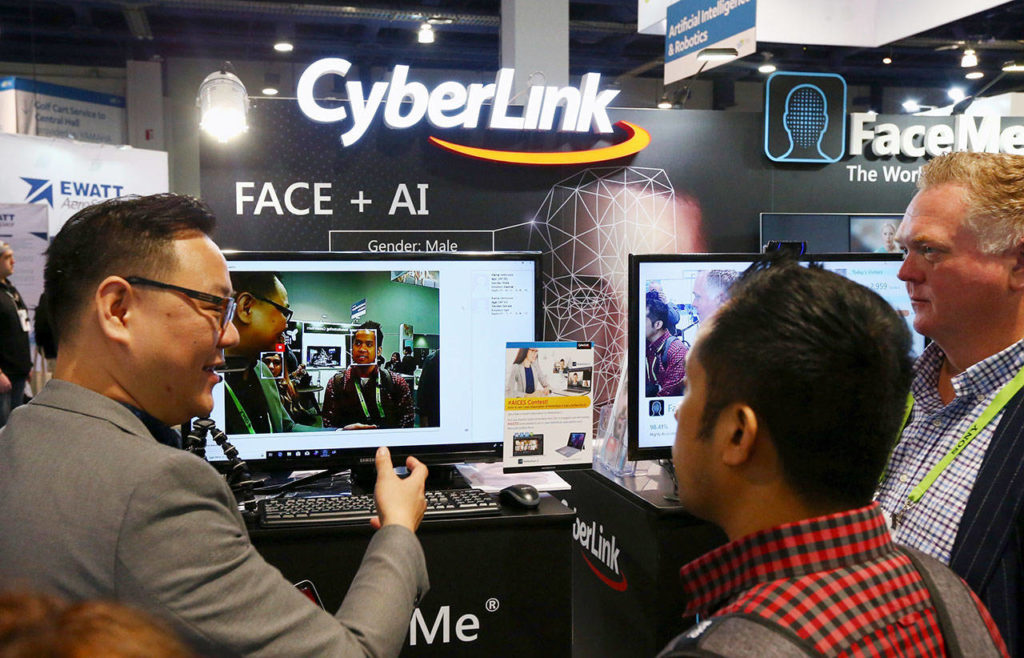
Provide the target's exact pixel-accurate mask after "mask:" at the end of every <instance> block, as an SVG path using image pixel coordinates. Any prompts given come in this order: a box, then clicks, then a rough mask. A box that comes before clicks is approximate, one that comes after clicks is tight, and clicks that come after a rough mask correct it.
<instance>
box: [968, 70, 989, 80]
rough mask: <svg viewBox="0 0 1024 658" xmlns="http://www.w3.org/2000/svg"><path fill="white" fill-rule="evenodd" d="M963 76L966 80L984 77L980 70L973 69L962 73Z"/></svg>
mask: <svg viewBox="0 0 1024 658" xmlns="http://www.w3.org/2000/svg"><path fill="white" fill-rule="evenodd" d="M964 77H965V78H967V79H968V80H980V79H982V78H984V77H985V74H984V73H982V72H981V71H978V70H974V71H968V72H967V73H966V74H965V75H964Z"/></svg>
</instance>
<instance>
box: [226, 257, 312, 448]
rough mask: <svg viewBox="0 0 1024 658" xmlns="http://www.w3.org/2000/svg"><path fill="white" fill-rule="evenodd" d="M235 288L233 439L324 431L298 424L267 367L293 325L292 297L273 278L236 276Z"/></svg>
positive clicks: (229, 381)
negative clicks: (269, 355) (265, 357)
mask: <svg viewBox="0 0 1024 658" xmlns="http://www.w3.org/2000/svg"><path fill="white" fill-rule="evenodd" d="M231 285H232V286H233V287H234V289H235V301H236V303H237V310H236V312H235V319H234V325H235V328H236V329H237V330H238V344H237V345H235V346H233V347H229V348H227V350H226V352H227V355H228V357H229V358H230V359H232V360H234V359H237V360H238V361H239V364H238V365H237V367H231V368H229V370H228V372H226V373H225V375H224V385H225V388H226V389H227V391H226V395H225V400H224V425H225V429H226V431H227V433H228V434H261V433H266V432H307V431H316V430H320V429H321V428H320V427H317V426H314V425H303V424H301V423H296V422H295V421H294V419H293V418H292V417H291V415H290V414H289V413H288V411H287V410H286V409H285V408H284V405H283V404H282V402H281V394H280V393H279V391H278V388H277V382H276V381H275V380H274V376H273V374H272V373H271V372H270V369H269V368H268V367H267V366H266V364H264V363H263V355H264V354H265V353H267V352H273V351H275V348H276V346H277V345H278V344H279V343H281V340H282V339H281V335H282V334H283V333H284V330H285V329H287V327H288V321H289V320H291V317H292V310H291V309H290V308H288V291H287V290H286V289H285V287H284V285H283V284H282V283H281V280H280V279H279V278H278V277H277V276H276V275H275V274H274V273H273V272H232V273H231Z"/></svg>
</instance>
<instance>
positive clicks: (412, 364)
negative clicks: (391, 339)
mask: <svg viewBox="0 0 1024 658" xmlns="http://www.w3.org/2000/svg"><path fill="white" fill-rule="evenodd" d="M402 352H403V354H404V356H402V368H401V372H402V374H403V375H412V374H415V373H416V368H418V367H419V365H420V360H419V359H417V358H416V356H415V355H414V354H413V353H412V348H411V347H409V346H408V345H406V346H405V347H403V348H402Z"/></svg>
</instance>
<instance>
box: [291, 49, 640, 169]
mask: <svg viewBox="0 0 1024 658" xmlns="http://www.w3.org/2000/svg"><path fill="white" fill-rule="evenodd" d="M351 68H352V64H351V63H350V62H349V61H347V60H344V59H341V58H337V57H330V58H326V59H321V60H319V61H316V62H313V63H312V64H311V65H310V66H309V67H308V68H307V69H306V70H305V71H304V72H303V73H302V75H301V76H300V77H299V82H298V86H297V95H298V103H299V108H300V109H301V110H302V112H303V114H305V115H306V116H307V117H309V118H310V119H311V120H313V121H317V122H320V123H336V122H339V121H343V120H345V119H347V118H349V117H350V116H351V120H352V126H351V127H350V128H349V129H348V130H346V131H345V132H344V133H342V134H341V143H342V145H343V146H346V147H348V146H352V145H353V144H355V143H356V142H358V141H359V139H360V138H361V137H362V136H363V135H364V134H366V131H367V129H368V128H369V127H370V124H371V123H372V122H373V119H374V117H376V115H377V113H378V111H381V106H382V105H383V111H382V113H383V117H384V124H385V125H386V126H388V127H389V128H392V129H395V130H400V129H403V128H410V127H412V126H414V125H416V124H418V123H419V122H420V121H422V120H423V119H424V118H426V120H427V121H428V122H429V123H430V124H431V125H432V126H434V127H435V128H442V129H444V128H466V129H473V128H477V127H479V126H480V125H481V114H482V113H483V106H484V104H485V103H487V102H490V105H491V107H490V116H489V118H488V120H487V124H486V127H487V128H488V129H491V130H520V131H551V130H554V129H555V127H554V123H555V114H556V112H557V110H558V108H559V107H563V108H564V109H563V113H562V120H561V122H560V124H559V126H558V130H560V131H563V132H578V133H586V132H590V131H591V126H593V127H595V128H596V130H597V132H599V133H612V132H614V130H613V127H612V124H611V121H610V120H609V119H608V113H607V109H608V104H609V103H611V101H612V100H613V99H614V98H615V96H617V95H618V93H619V92H618V91H617V90H613V89H606V90H604V91H599V89H598V87H599V85H600V81H601V75H600V74H599V73H588V74H586V75H584V76H583V80H582V86H581V88H580V89H576V88H575V87H561V88H559V87H547V86H543V85H532V86H531V87H530V89H529V92H528V97H527V101H526V105H525V107H524V109H523V112H522V116H514V115H513V114H511V113H510V112H509V105H510V103H511V100H512V96H513V93H512V85H513V79H514V77H515V69H501V70H500V71H498V73H497V75H496V76H495V81H494V83H492V84H486V85H485V84H471V85H469V86H466V85H463V84H462V83H459V82H454V81H449V82H442V83H441V84H439V85H437V86H436V87H435V88H434V89H427V87H426V85H424V84H423V83H420V82H410V81H409V67H408V66H405V65H398V66H395V69H394V71H393V73H392V76H391V81H390V82H383V81H381V82H375V83H373V85H372V86H371V87H370V89H369V92H368V93H367V91H366V90H365V89H364V87H363V83H362V82H360V81H358V80H348V81H346V82H345V91H346V92H347V96H348V99H349V100H348V107H347V108H346V107H345V106H344V105H342V106H339V107H324V106H323V105H321V104H320V103H318V102H317V100H316V98H315V97H314V95H313V88H314V86H315V85H316V82H317V80H319V79H320V78H321V77H323V76H325V75H338V76H341V77H345V76H346V75H348V72H349V70H350V69H351ZM624 123H626V122H619V124H616V125H620V124H624ZM621 127H623V128H624V129H625V130H626V132H627V135H628V139H627V141H626V142H624V143H620V144H616V145H615V146H613V147H609V148H604V149H594V150H592V151H586V152H579V151H577V152H571V151H570V152H560V154H561V155H564V156H569V155H572V154H576V155H577V157H578V156H579V155H580V154H581V153H588V154H594V155H595V156H597V157H585V159H583V160H581V161H582V162H596V161H600V160H608V159H612V158H617V157H623V156H625V155H632V154H633V153H636V152H638V151H640V150H641V149H643V148H644V147H646V146H647V144H649V143H650V136H649V135H648V134H647V133H646V131H644V130H643V129H642V128H639V127H638V126H633V125H632V124H628V125H627V126H621ZM431 141H432V142H434V143H435V144H437V145H438V146H442V147H444V148H448V149H449V150H453V151H456V152H460V153H463V154H465V155H471V156H473V157H481V158H484V159H491V160H498V161H504V162H525V163H530V164H566V162H565V161H564V160H563V161H558V162H550V163H549V162H543V161H542V160H543V158H532V157H527V158H526V159H525V160H524V159H522V158H518V159H517V158H512V157H506V155H518V156H522V155H527V156H529V155H530V154H522V153H519V152H507V151H490V150H488V149H473V148H470V147H463V146H461V145H458V144H452V143H451V142H444V141H443V140H439V139H436V138H431ZM623 147H627V148H623ZM536 155H538V156H543V155H546V154H536Z"/></svg>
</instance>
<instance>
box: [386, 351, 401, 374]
mask: <svg viewBox="0 0 1024 658" xmlns="http://www.w3.org/2000/svg"><path fill="white" fill-rule="evenodd" d="M384 367H385V368H387V369H388V370H390V371H391V372H402V355H401V354H399V353H398V352H392V353H391V358H390V359H388V362H387V363H385V364H384Z"/></svg>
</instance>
